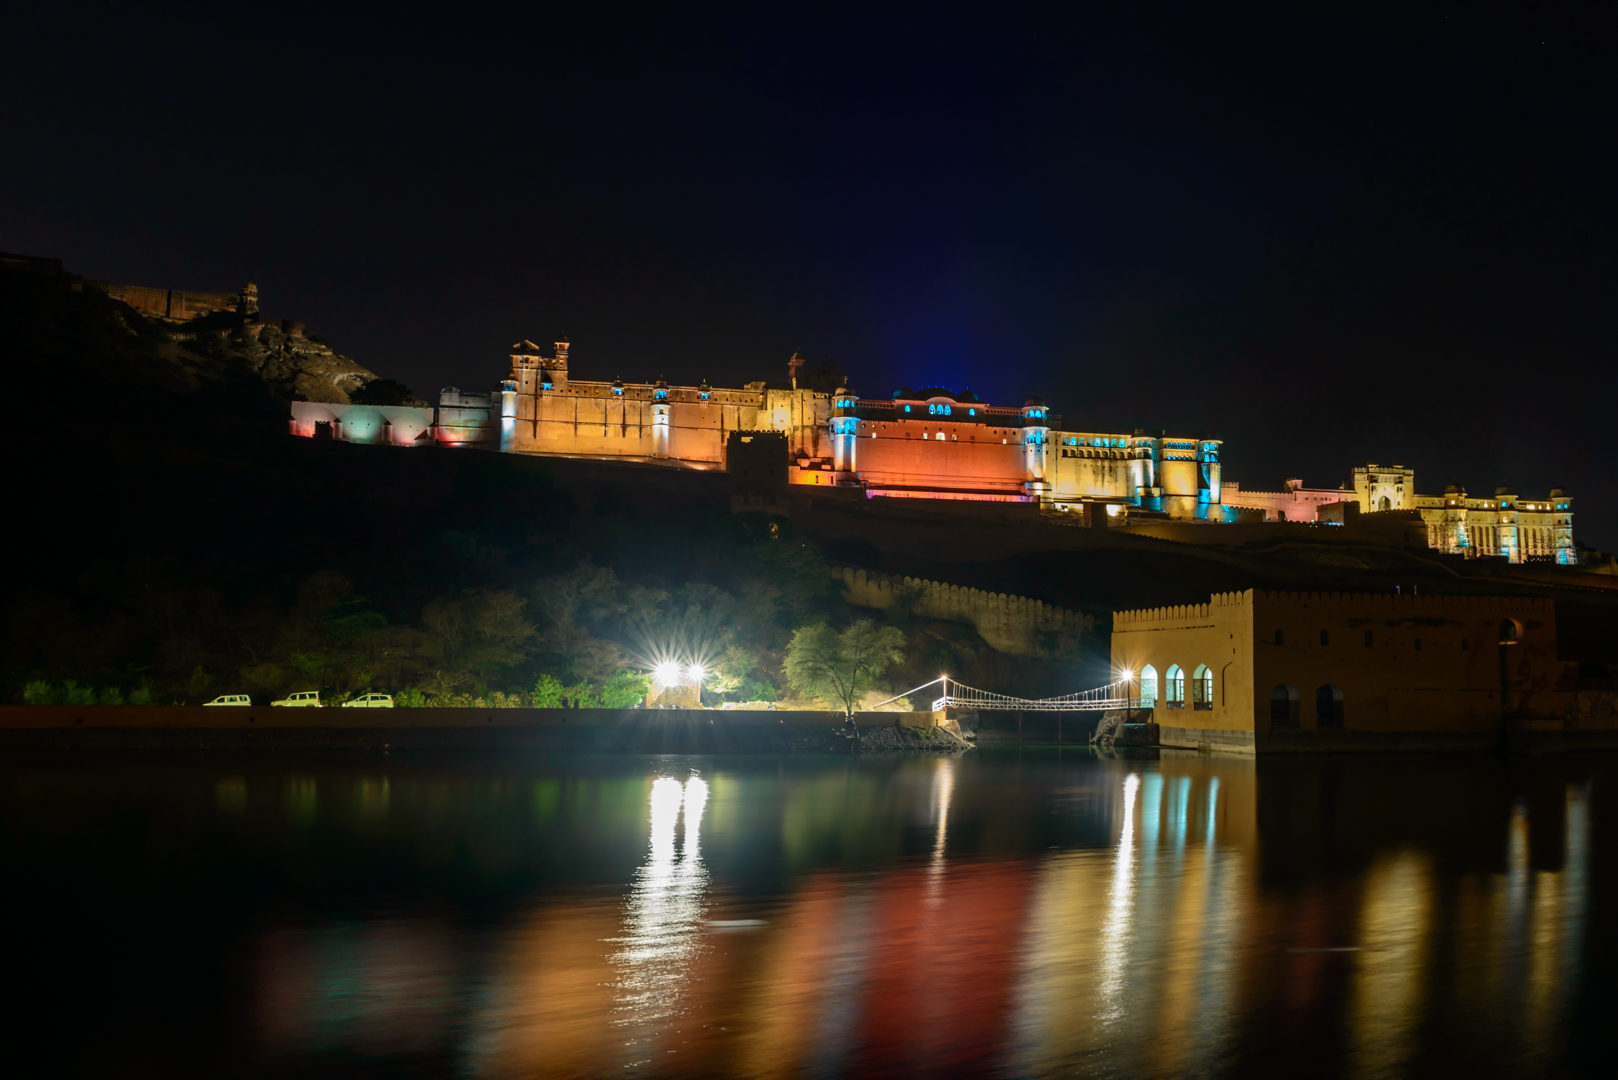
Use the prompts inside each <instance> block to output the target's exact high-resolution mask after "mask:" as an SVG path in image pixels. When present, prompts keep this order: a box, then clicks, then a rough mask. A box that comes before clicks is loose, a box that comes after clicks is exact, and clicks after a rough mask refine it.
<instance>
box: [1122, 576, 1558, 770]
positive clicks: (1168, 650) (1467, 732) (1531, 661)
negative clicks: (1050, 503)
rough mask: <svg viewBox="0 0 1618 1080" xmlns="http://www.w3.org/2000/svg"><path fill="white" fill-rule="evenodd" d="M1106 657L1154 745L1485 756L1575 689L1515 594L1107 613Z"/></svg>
mask: <svg viewBox="0 0 1618 1080" xmlns="http://www.w3.org/2000/svg"><path fill="white" fill-rule="evenodd" d="M1112 662H1113V665H1114V668H1115V670H1116V671H1117V672H1119V673H1120V675H1124V674H1127V675H1128V676H1129V677H1130V679H1131V681H1132V683H1133V685H1134V686H1135V687H1136V689H1135V690H1134V691H1133V694H1134V696H1136V697H1137V698H1138V700H1139V702H1140V706H1141V708H1143V709H1149V710H1151V713H1152V719H1153V721H1154V722H1155V723H1157V724H1158V729H1159V735H1158V742H1159V744H1160V745H1162V746H1178V747H1188V748H1192V749H1215V750H1231V751H1236V752H1239V753H1252V752H1255V751H1263V750H1266V749H1274V750H1287V749H1308V748H1311V747H1319V748H1340V749H1379V748H1398V747H1409V748H1417V747H1426V748H1433V749H1440V748H1444V747H1472V748H1476V747H1483V746H1488V745H1492V744H1494V743H1495V742H1497V741H1498V740H1499V739H1500V737H1501V735H1502V731H1503V725H1504V724H1505V722H1506V718H1508V717H1513V718H1521V717H1529V718H1540V719H1557V718H1561V717H1562V716H1563V715H1565V713H1566V712H1567V710H1568V708H1569V705H1570V703H1572V702H1573V700H1574V698H1575V697H1576V694H1577V690H1578V665H1577V664H1575V663H1570V662H1564V661H1562V660H1560V659H1558V657H1557V643H1556V611H1555V607H1554V605H1553V604H1552V602H1551V601H1549V600H1538V599H1524V598H1517V597H1481V596H1407V595H1402V594H1353V593H1283V592H1263V591H1259V590H1252V589H1249V590H1247V591H1245V592H1236V593H1216V594H1214V595H1212V596H1210V597H1209V599H1208V602H1207V603H1206V604H1188V605H1185V606H1183V607H1168V608H1152V609H1147V610H1139V611H1118V612H1114V613H1113V628H1112Z"/></svg>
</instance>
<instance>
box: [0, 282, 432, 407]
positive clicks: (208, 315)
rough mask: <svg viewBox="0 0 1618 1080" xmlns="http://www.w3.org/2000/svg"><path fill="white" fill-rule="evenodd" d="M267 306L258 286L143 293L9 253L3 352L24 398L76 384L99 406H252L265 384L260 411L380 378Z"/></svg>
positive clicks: (1, 319) (0, 339)
mask: <svg viewBox="0 0 1618 1080" xmlns="http://www.w3.org/2000/svg"><path fill="white" fill-rule="evenodd" d="M257 301H258V296H257V290H256V289H254V288H253V286H251V285H249V286H246V287H245V288H244V289H243V290H242V291H241V292H240V293H235V294H229V295H225V294H213V293H181V292H178V291H176V290H162V289H148V288H138V287H135V286H125V285H116V284H112V283H108V282H94V281H86V280H85V279H84V278H81V277H79V276H78V275H76V274H71V273H68V272H67V271H66V270H65V269H64V268H63V267H62V264H61V261H60V260H57V259H43V258H35V257H32V256H23V255H7V254H5V253H3V252H0V355H3V356H4V358H5V359H6V361H7V362H8V367H9V371H8V374H9V375H10V377H11V378H12V380H13V383H12V386H13V391H14V392H15V391H17V390H18V389H22V390H24V391H25V392H26V391H31V390H34V389H36V387H34V386H31V385H30V384H29V380H30V379H37V380H39V383H38V386H37V389H38V390H40V391H50V390H51V389H52V388H53V387H54V386H55V382H54V380H60V379H61V378H63V377H71V378H72V379H73V380H74V381H75V382H76V384H78V385H80V386H85V387H91V388H93V392H94V393H95V395H96V396H97V398H98V399H107V398H109V397H110V398H113V399H116V398H124V399H126V400H127V399H128V398H129V397H130V395H131V394H134V395H140V394H146V393H151V392H157V393H159V394H175V393H178V394H191V393H196V392H198V391H202V390H226V391H228V392H229V393H232V394H235V395H236V396H237V397H238V399H239V400H240V401H241V402H243V403H245V402H246V401H248V400H249V399H250V398H251V397H253V396H256V395H259V394H261V391H260V389H259V388H260V387H262V388H263V389H266V390H268V391H269V393H268V394H263V395H262V404H261V406H258V407H263V406H267V405H268V404H269V399H271V398H274V399H279V401H280V402H286V401H288V400H293V399H295V398H303V399H305V400H308V401H320V402H329V403H332V404H339V405H347V404H350V403H352V400H353V399H352V395H353V393H354V392H355V391H356V390H358V389H360V388H361V387H363V386H366V385H367V384H369V383H373V382H378V381H379V380H378V379H377V377H376V375H375V374H373V373H372V372H371V371H369V370H368V369H366V368H364V367H362V366H361V365H360V364H358V363H356V362H355V361H354V360H353V359H351V358H350V357H347V356H344V355H342V354H341V353H339V352H337V351H336V350H335V349H333V348H332V347H331V346H330V345H329V344H327V343H325V342H323V341H320V340H319V339H316V338H310V337H307V336H305V334H304V328H303V325H302V324H301V323H295V322H290V321H289V322H285V323H268V322H264V321H262V320H261V319H260V317H259V313H258V302H257ZM19 379H20V380H21V382H20V383H19V381H18V380H19ZM397 389H398V390H403V388H402V387H398V388H397ZM382 403H383V404H411V402H408V401H399V402H382ZM277 411H279V410H277Z"/></svg>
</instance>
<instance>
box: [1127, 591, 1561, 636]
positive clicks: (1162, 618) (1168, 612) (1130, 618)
mask: <svg viewBox="0 0 1618 1080" xmlns="http://www.w3.org/2000/svg"><path fill="white" fill-rule="evenodd" d="M1250 600H1251V601H1252V602H1255V603H1259V604H1264V605H1266V606H1269V605H1277V606H1281V605H1290V606H1296V607H1308V606H1310V605H1311V604H1313V605H1331V606H1333V607H1354V608H1361V607H1372V608H1377V609H1379V610H1380V609H1387V610H1389V611H1391V610H1392V609H1395V608H1396V609H1398V610H1399V611H1400V612H1402V613H1405V614H1407V615H1408V616H1409V617H1412V618H1414V617H1419V616H1420V615H1422V614H1423V613H1425V612H1439V611H1445V612H1449V611H1462V610H1466V611H1485V612H1489V611H1498V612H1508V611H1515V612H1529V613H1533V612H1539V613H1544V614H1546V615H1551V614H1553V613H1554V611H1555V605H1554V603H1553V602H1552V601H1550V600H1537V599H1531V598H1526V597H1514V596H1419V595H1418V596H1412V595H1409V594H1399V593H1332V592H1268V591H1266V590H1263V589H1248V590H1246V591H1244V592H1230V593H1213V594H1211V595H1210V596H1209V597H1208V603H1206V604H1183V605H1180V606H1178V607H1165V608H1137V609H1135V610H1132V611H1115V612H1113V614H1112V624H1113V626H1114V627H1119V626H1128V625H1132V624H1143V623H1154V622H1179V621H1183V620H1185V619H1196V618H1212V617H1214V615H1215V613H1216V609H1218V608H1225V607H1242V606H1244V605H1246V604H1247V603H1248V602H1249V601H1250Z"/></svg>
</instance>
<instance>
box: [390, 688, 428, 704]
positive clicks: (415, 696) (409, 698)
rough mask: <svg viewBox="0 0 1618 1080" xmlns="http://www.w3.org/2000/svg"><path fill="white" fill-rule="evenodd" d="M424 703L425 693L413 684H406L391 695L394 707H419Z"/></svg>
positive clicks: (425, 702) (425, 699)
mask: <svg viewBox="0 0 1618 1080" xmlns="http://www.w3.org/2000/svg"><path fill="white" fill-rule="evenodd" d="M426 704H427V695H426V694H424V693H422V692H421V691H420V690H417V689H416V688H415V687H414V686H408V687H406V688H405V689H403V690H400V691H399V692H398V693H396V694H394V695H393V706H394V708H396V709H397V708H404V709H419V708H421V707H422V706H423V705H426Z"/></svg>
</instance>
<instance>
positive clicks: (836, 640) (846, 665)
mask: <svg viewBox="0 0 1618 1080" xmlns="http://www.w3.org/2000/svg"><path fill="white" fill-rule="evenodd" d="M904 644H905V637H904V635H903V634H902V633H900V632H899V631H898V630H896V629H894V628H893V627H891V626H883V627H878V626H877V625H876V623H875V622H873V621H872V620H870V619H858V620H856V621H854V622H852V623H850V624H849V625H848V627H847V628H846V629H845V630H843V631H842V632H841V633H838V632H837V631H834V630H833V629H832V628H831V627H829V626H827V625H826V624H825V623H815V624H813V625H812V626H805V627H803V628H802V629H800V630H798V631H796V632H795V633H793V635H792V643H791V644H790V645H788V646H787V658H786V664H785V672H786V677H787V682H788V683H789V684H790V685H791V686H792V687H793V689H795V690H797V691H798V692H799V693H801V694H803V695H804V696H806V697H811V698H818V699H820V700H822V701H827V702H833V703H836V704H837V705H840V706H841V707H842V709H843V712H844V715H846V716H849V717H852V716H853V715H854V708H855V705H856V704H857V703H858V702H859V700H860V696H861V695H862V694H864V693H865V691H867V690H869V689H871V687H872V686H874V685H875V684H876V680H877V678H878V677H879V676H880V675H881V674H882V673H883V672H884V671H886V670H887V669H888V667H889V665H891V664H894V663H897V662H898V661H899V660H901V659H902V658H903V653H902V651H901V650H902V649H903V647H904Z"/></svg>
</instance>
